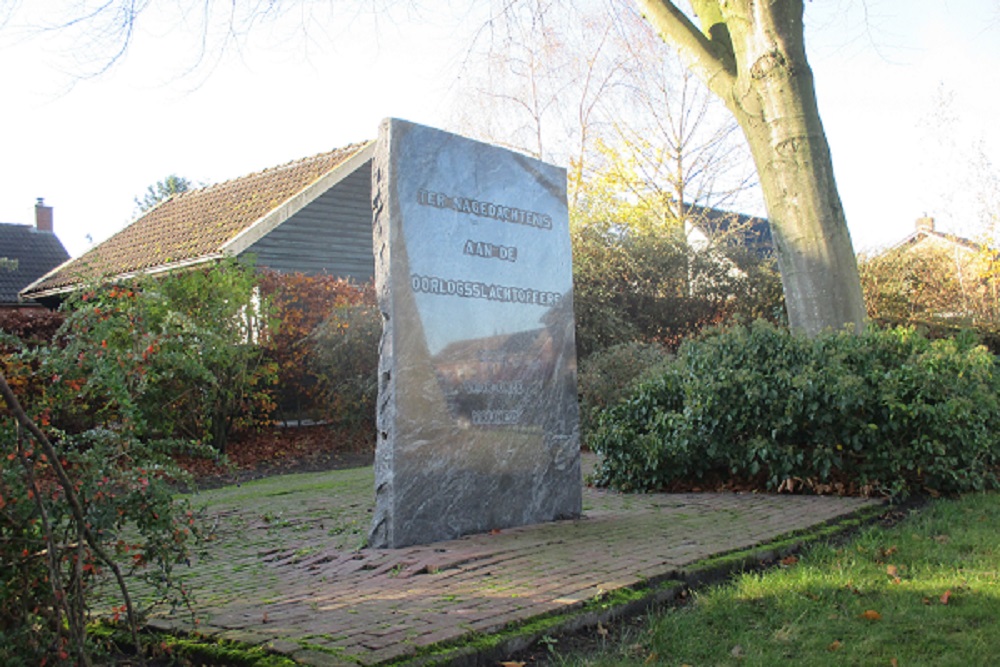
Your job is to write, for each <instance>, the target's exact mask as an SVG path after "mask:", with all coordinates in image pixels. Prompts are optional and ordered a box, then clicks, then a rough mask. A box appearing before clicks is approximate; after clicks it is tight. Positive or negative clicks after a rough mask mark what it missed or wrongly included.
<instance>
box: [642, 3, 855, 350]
mask: <svg viewBox="0 0 1000 667" xmlns="http://www.w3.org/2000/svg"><path fill="white" fill-rule="evenodd" d="M637 1H638V3H639V5H640V6H641V7H642V8H643V9H644V11H645V13H646V17H647V19H649V21H650V22H651V23H652V24H653V26H654V27H655V28H657V29H658V30H659V31H660V33H661V34H662V35H663V36H664V37H665V38H666V39H668V40H669V41H671V42H672V43H674V44H675V45H676V46H677V47H678V50H679V51H680V53H681V55H682V57H684V58H685V59H686V60H687V62H688V64H689V66H690V67H691V68H692V69H693V70H694V71H695V72H697V73H698V74H699V75H700V76H701V77H702V79H703V80H704V81H705V83H706V84H707V85H708V87H709V88H710V89H711V90H712V92H714V93H715V94H716V95H718V96H719V97H720V98H721V99H722V100H723V102H724V103H725V104H726V106H727V107H728V108H729V109H730V111H732V113H733V115H734V116H735V117H736V121H737V122H738V123H739V125H740V127H741V128H742V129H743V132H744V134H745V136H746V138H747V142H748V143H749V145H750V150H751V152H752V154H753V156H754V161H755V162H756V165H757V172H758V175H759V178H760V183H761V187H762V189H763V192H764V201H765V203H766V205H767V213H768V219H769V220H770V223H771V231H772V235H773V236H774V240H775V245H776V247H777V252H778V266H779V268H780V270H781V280H782V284H783V286H784V290H785V303H786V307H787V309H788V320H789V324H790V325H791V327H792V328H793V329H795V330H798V331H802V332H804V333H806V334H807V335H815V334H817V333H819V332H820V331H823V330H824V329H828V328H833V329H840V328H842V327H844V326H845V325H849V326H852V327H854V328H855V330H860V328H861V327H862V326H863V325H864V321H865V307H864V297H863V295H862V292H861V282H860V280H859V278H858V268H857V262H856V260H855V256H854V249H853V247H852V245H851V238H850V234H849V232H848V231H847V222H846V220H845V218H844V211H843V208H842V206H841V204H840V196H839V195H838V193H837V184H836V182H835V180H834V177H833V163H832V161H831V158H830V149H829V147H828V145H827V142H826V135H825V133H824V132H823V124H822V122H821V121H820V117H819V108H818V106H817V104H816V93H815V89H814V87H813V78H812V70H810V68H809V63H808V62H807V60H806V54H805V44H804V39H803V22H802V11H803V5H802V2H801V0H727V1H726V2H719V1H718V0H692V3H691V4H692V6H693V7H694V10H695V13H696V14H697V16H698V19H699V21H700V23H701V30H700V31H699V30H698V28H697V27H695V26H694V24H692V23H691V22H690V21H689V20H688V19H687V17H685V16H684V15H683V14H682V13H681V12H680V10H678V9H677V8H676V7H675V6H674V4H673V3H672V2H669V1H667V0H637Z"/></svg>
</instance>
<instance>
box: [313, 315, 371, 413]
mask: <svg viewBox="0 0 1000 667" xmlns="http://www.w3.org/2000/svg"><path fill="white" fill-rule="evenodd" d="M381 335H382V316H381V314H380V313H379V310H378V308H376V307H375V306H371V305H366V304H358V305H338V306H336V307H335V308H334V309H333V313H332V314H331V315H330V317H328V318H327V319H326V321H324V322H323V324H321V325H320V326H319V327H317V328H316V330H315V331H314V332H313V333H312V335H311V336H310V337H309V345H310V347H311V349H312V354H313V359H314V360H315V364H316V366H315V370H314V372H315V373H316V376H317V378H318V379H319V381H320V386H321V387H322V389H323V391H324V392H325V393H326V396H327V400H328V401H329V413H328V415H329V417H330V418H331V419H332V420H333V421H334V422H336V423H339V424H343V425H346V426H353V427H355V428H360V427H373V426H374V423H375V401H376V400H377V398H378V357H379V339H380V338H381Z"/></svg>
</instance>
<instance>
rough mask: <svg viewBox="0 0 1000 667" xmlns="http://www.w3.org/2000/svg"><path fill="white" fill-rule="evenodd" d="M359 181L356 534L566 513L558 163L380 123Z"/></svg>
mask: <svg viewBox="0 0 1000 667" xmlns="http://www.w3.org/2000/svg"><path fill="white" fill-rule="evenodd" d="M372 181H373V183H372V192H373V195H372V198H373V208H374V216H375V217H374V229H373V233H374V237H373V238H374V252H375V265H376V278H375V280H376V289H377V291H378V296H379V306H380V309H381V311H382V316H383V325H384V328H383V335H382V341H381V350H380V352H381V359H380V369H379V372H380V379H379V400H378V430H379V433H378V444H377V449H376V458H375V475H376V479H375V486H376V507H375V514H374V518H373V523H372V530H371V537H370V544H371V545H372V546H376V547H401V546H406V545H409V544H416V543H428V542H433V541H438V540H445V539H451V538H454V537H458V536H460V535H464V534H468V533H477V532H486V531H490V530H496V529H502V528H507V527H511V526H519V525H525V524H532V523H539V522H543V521H550V520H554V519H561V518H570V517H575V516H578V515H579V514H580V511H581V476H580V448H579V427H578V408H577V396H576V351H575V341H574V324H573V276H572V266H571V249H570V239H569V220H568V215H567V208H566V172H565V170H563V169H561V168H558V167H555V166H553V165H549V164H546V163H543V162H541V161H539V160H535V159H533V158H530V157H527V156H525V155H522V154H519V153H515V152H512V151H509V150H505V149H502V148H499V147H496V146H491V145H488V144H483V143H480V142H477V141H472V140H470V139H466V138H463V137H459V136H457V135H454V134H450V133H447V132H443V131H440V130H436V129H432V128H429V127H424V126H421V125H416V124H413V123H409V122H406V121H401V120H396V119H389V120H387V121H384V122H383V124H382V127H381V128H380V132H379V140H378V146H377V148H376V151H375V157H374V162H373V167H372Z"/></svg>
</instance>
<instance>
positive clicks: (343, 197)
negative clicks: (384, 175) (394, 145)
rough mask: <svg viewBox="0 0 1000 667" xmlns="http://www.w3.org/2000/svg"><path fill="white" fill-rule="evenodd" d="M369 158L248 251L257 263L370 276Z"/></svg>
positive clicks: (360, 277) (372, 264) (372, 267)
mask: <svg viewBox="0 0 1000 667" xmlns="http://www.w3.org/2000/svg"><path fill="white" fill-rule="evenodd" d="M371 188H372V179H371V160H369V161H368V162H365V163H364V165H362V166H361V167H359V168H358V169H357V170H355V171H354V172H353V173H351V174H350V175H349V176H347V177H346V178H344V179H343V180H341V181H340V182H339V183H337V184H336V185H334V186H333V187H332V188H330V189H329V190H327V191H326V192H324V193H323V194H322V195H320V196H319V197H317V198H316V199H315V200H313V201H312V202H311V203H309V204H308V205H306V206H305V208H303V209H302V210H300V211H298V212H297V213H296V214H295V215H293V216H292V217H290V218H289V219H288V220H286V221H285V222H283V223H281V224H280V225H278V226H277V227H276V228H275V229H274V230H272V231H271V232H270V233H269V234H267V235H266V236H264V237H263V238H262V239H260V240H259V241H257V242H256V243H254V244H253V245H251V246H250V247H249V248H247V250H246V251H245V252H244V253H241V254H253V255H256V256H257V266H259V267H266V268H270V269H274V270H276V271H280V272H282V273H290V272H295V271H300V272H302V273H308V274H315V273H322V272H326V273H328V274H330V275H334V276H339V277H343V278H351V279H353V280H355V281H357V282H364V281H367V280H370V279H371V277H372V276H373V275H374V273H375V260H374V256H373V255H372V205H371Z"/></svg>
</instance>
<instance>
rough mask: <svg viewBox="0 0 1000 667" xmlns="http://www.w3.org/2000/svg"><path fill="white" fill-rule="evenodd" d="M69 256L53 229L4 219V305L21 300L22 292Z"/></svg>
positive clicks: (0, 298)
mask: <svg viewBox="0 0 1000 667" xmlns="http://www.w3.org/2000/svg"><path fill="white" fill-rule="evenodd" d="M67 259H69V253H68V252H66V248H64V247H63V244H62V243H61V242H60V241H59V237H57V236H56V235H55V234H53V233H52V232H45V231H39V230H38V229H36V228H35V227H34V226H33V225H15V224H9V223H0V305H10V304H16V303H18V292H20V291H21V290H22V289H24V288H25V287H27V286H28V285H30V284H31V283H32V282H34V281H35V280H38V278H40V277H42V276H43V275H45V274H46V273H48V272H49V271H51V270H52V269H53V268H55V267H57V266H59V265H60V264H62V263H63V262H65V261H66V260H67Z"/></svg>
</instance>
